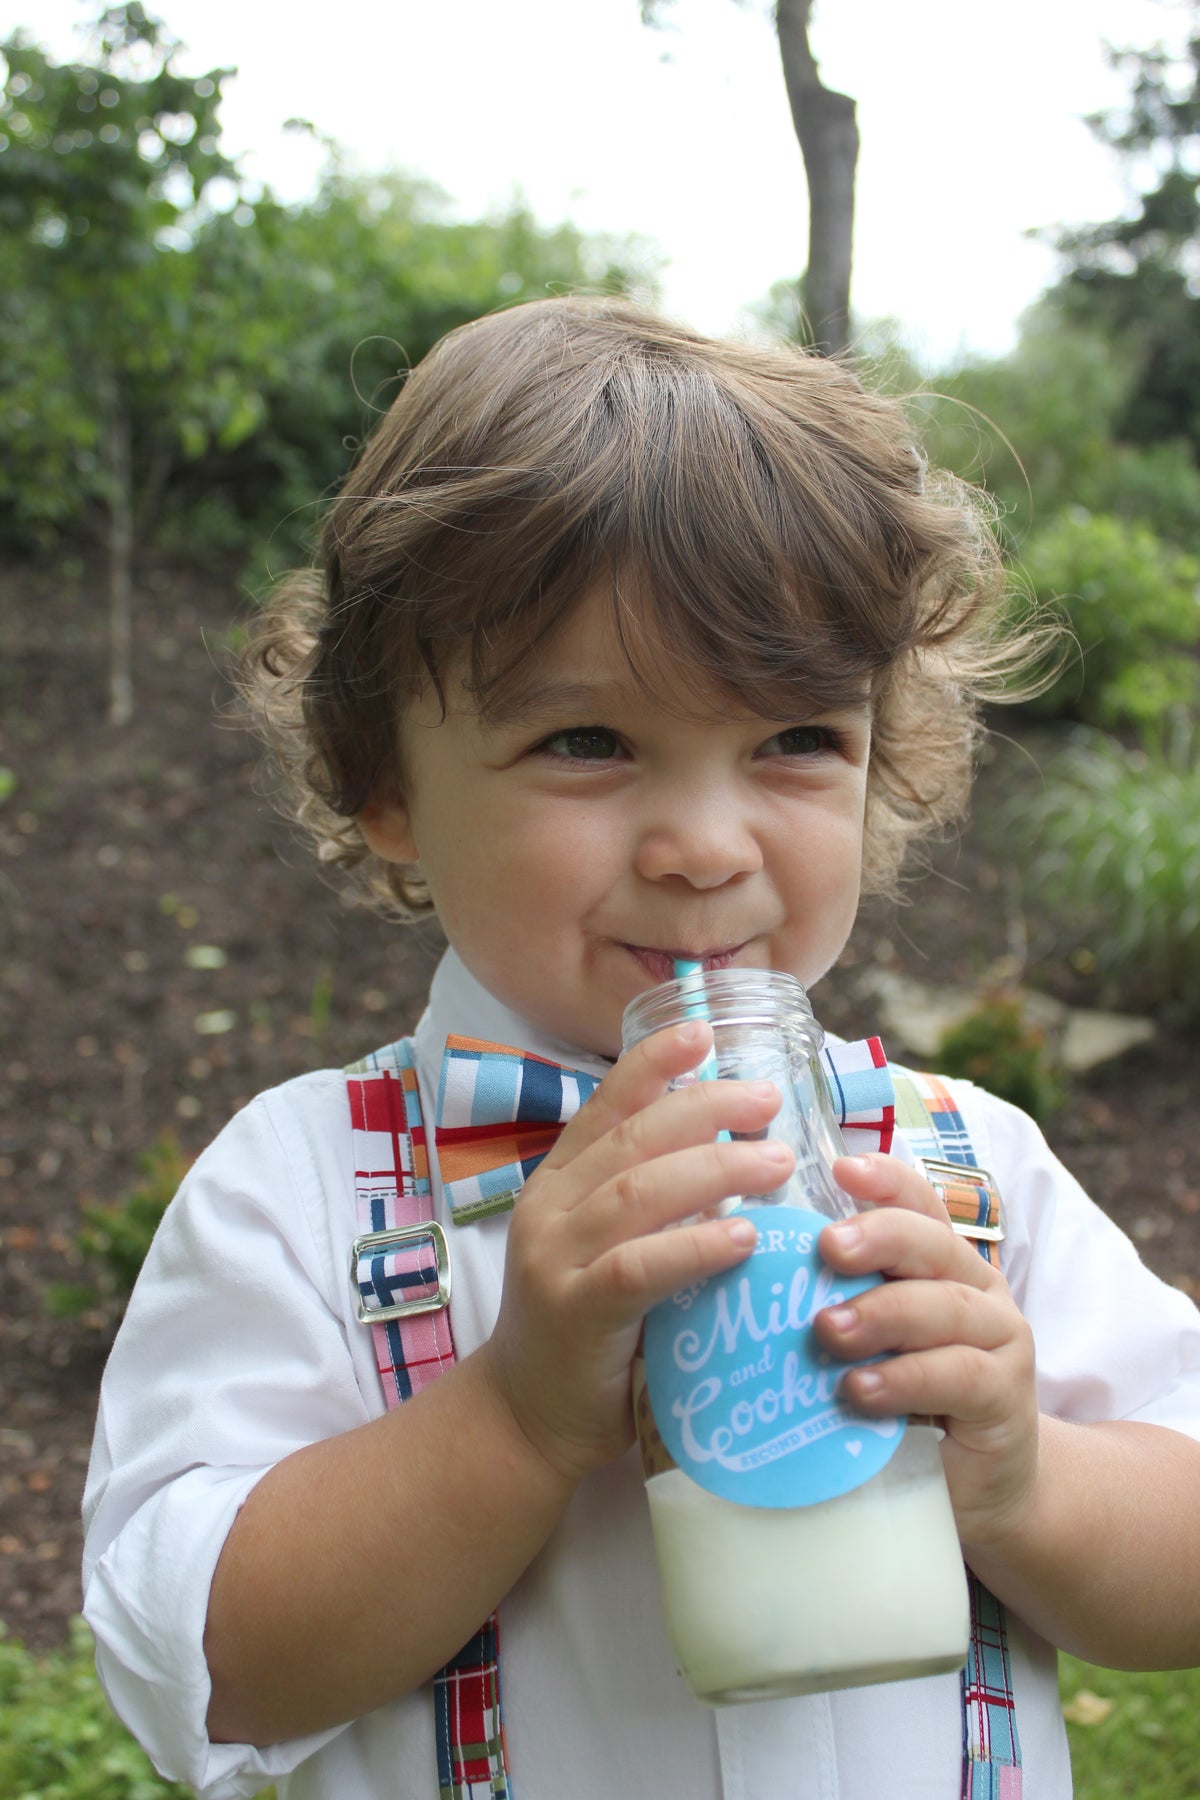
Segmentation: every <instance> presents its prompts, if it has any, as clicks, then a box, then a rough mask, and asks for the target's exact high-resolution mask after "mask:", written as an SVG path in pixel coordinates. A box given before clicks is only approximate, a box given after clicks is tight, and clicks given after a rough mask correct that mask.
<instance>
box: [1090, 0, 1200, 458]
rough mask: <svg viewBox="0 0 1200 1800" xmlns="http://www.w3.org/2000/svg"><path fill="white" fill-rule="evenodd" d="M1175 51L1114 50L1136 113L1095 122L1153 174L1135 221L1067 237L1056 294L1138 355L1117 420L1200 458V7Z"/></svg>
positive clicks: (1139, 173)
mask: <svg viewBox="0 0 1200 1800" xmlns="http://www.w3.org/2000/svg"><path fill="white" fill-rule="evenodd" d="M1189 15H1190V20H1191V31H1190V36H1189V39H1188V42H1187V45H1186V47H1185V49H1184V50H1183V51H1182V53H1181V54H1179V55H1174V54H1172V53H1170V52H1168V51H1167V50H1165V49H1163V48H1162V47H1161V46H1156V47H1154V48H1153V49H1150V50H1122V51H1116V52H1113V53H1112V60H1113V62H1114V64H1115V65H1116V66H1117V67H1118V68H1119V69H1121V70H1123V71H1124V72H1125V73H1126V74H1127V75H1128V76H1129V78H1130V99H1129V104H1128V106H1127V107H1126V108H1124V109H1123V110H1121V111H1118V112H1113V113H1104V114H1100V115H1097V116H1096V117H1095V118H1094V119H1093V120H1091V121H1090V122H1091V124H1092V125H1093V127H1094V129H1095V130H1096V131H1097V133H1098V134H1099V135H1100V136H1101V137H1102V138H1103V139H1104V141H1105V142H1106V143H1108V144H1109V145H1111V147H1112V148H1113V150H1114V151H1115V152H1116V153H1117V155H1118V156H1119V157H1120V158H1121V159H1122V160H1123V161H1124V162H1125V163H1126V165H1127V166H1128V168H1129V170H1130V172H1131V174H1132V175H1133V176H1134V178H1135V179H1137V178H1139V177H1142V178H1143V179H1144V171H1146V170H1147V169H1150V170H1152V171H1154V174H1153V185H1152V186H1149V187H1147V188H1146V191H1145V192H1143V193H1142V194H1141V196H1140V199H1139V200H1138V202H1137V203H1136V205H1135V207H1134V208H1133V209H1131V211H1130V212H1129V214H1128V215H1127V216H1126V217H1123V218H1119V219H1115V220H1111V221H1108V222H1106V223H1104V224H1100V225H1095V226H1091V227H1088V228H1085V229H1082V230H1075V231H1069V232H1063V233H1061V234H1059V236H1058V238H1057V240H1056V241H1057V244H1058V248H1059V250H1060V251H1061V252H1062V253H1063V255H1064V256H1065V258H1066V260H1067V264H1068V269H1067V274H1066V275H1065V277H1064V279H1063V281H1062V282H1061V283H1060V284H1059V286H1058V288H1057V290H1056V291H1055V294H1054V300H1055V303H1056V304H1057V305H1059V306H1060V307H1061V308H1062V309H1063V311H1064V312H1065V313H1066V314H1067V315H1068V316H1069V317H1072V318H1075V319H1082V320H1085V321H1089V322H1091V323H1093V324H1096V325H1099V326H1100V327H1101V328H1102V329H1103V330H1104V331H1105V332H1106V334H1107V335H1108V336H1109V337H1110V338H1111V339H1113V340H1114V341H1116V342H1117V343H1119V344H1120V345H1121V346H1123V347H1124V348H1125V349H1127V350H1129V351H1131V352H1132V353H1133V356H1134V358H1135V365H1136V375H1135V379H1134V381H1133V382H1132V384H1131V386H1130V390H1129V392H1128V394H1127V396H1126V400H1125V404H1124V406H1123V408H1122V410H1121V413H1120V416H1119V418H1118V421H1117V426H1118V433H1119V435H1120V436H1121V437H1122V438H1123V439H1128V440H1130V441H1133V442H1135V443H1154V442H1158V441H1160V440H1164V439H1165V440H1171V439H1183V440H1186V441H1187V442H1188V443H1189V444H1190V446H1191V448H1192V451H1193V453H1194V454H1196V455H1197V456H1200V296H1198V295H1197V293H1196V290H1195V275H1196V254H1197V245H1198V242H1200V198H1198V190H1200V5H1198V4H1197V3H1196V0H1191V4H1190V7H1189Z"/></svg>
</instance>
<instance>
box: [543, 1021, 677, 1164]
mask: <svg viewBox="0 0 1200 1800" xmlns="http://www.w3.org/2000/svg"><path fill="white" fill-rule="evenodd" d="M711 1048H712V1026H711V1025H709V1024H708V1023H707V1022H706V1021H705V1020H703V1019H687V1020H685V1021H684V1022H683V1023H682V1024H680V1025H674V1026H671V1027H670V1028H668V1029H667V1030H664V1031H655V1032H653V1033H652V1034H651V1035H650V1036H649V1037H648V1038H644V1039H643V1041H642V1042H641V1043H640V1044H637V1045H635V1046H634V1048H633V1049H632V1050H631V1051H629V1053H628V1055H626V1056H622V1057H621V1059H620V1061H619V1062H617V1063H614V1065H613V1067H612V1068H611V1069H610V1070H609V1072H608V1074H607V1075H606V1076H605V1077H604V1080H603V1081H602V1082H601V1083H600V1086H599V1087H598V1088H597V1089H596V1091H595V1093H593V1094H592V1095H591V1096H590V1098H589V1099H588V1100H587V1102H586V1103H585V1104H584V1105H583V1106H581V1107H580V1109H579V1111H578V1112H577V1113H576V1115H575V1117H574V1118H573V1119H571V1120H570V1121H569V1122H568V1123H567V1125H565V1126H564V1128H563V1131H562V1135H561V1136H560V1137H559V1139H558V1141H557V1143H556V1144H555V1145H554V1148H553V1149H552V1150H551V1151H550V1152H549V1154H548V1155H547V1156H546V1158H545V1160H544V1161H543V1163H542V1167H543V1168H544V1169H560V1168H563V1167H564V1166H565V1165H566V1164H567V1163H569V1162H570V1161H571V1160H572V1158H574V1157H576V1156H578V1155H579V1154H580V1152H581V1151H583V1150H585V1149H586V1148H587V1147H588V1145H589V1144H594V1143H595V1142H596V1141H597V1140H598V1139H600V1138H602V1137H604V1135H605V1134H606V1133H607V1132H609V1131H612V1130H613V1129H614V1127H615V1126H617V1125H620V1124H622V1123H623V1122H624V1121H625V1120H626V1119H628V1118H631V1117H632V1116H633V1114H634V1113H637V1112H640V1111H641V1110H642V1109H643V1107H646V1106H649V1105H650V1103H651V1101H653V1100H657V1099H659V1098H660V1096H661V1095H663V1094H665V1093H666V1090H667V1086H668V1084H669V1083H670V1082H672V1081H674V1080H676V1079H677V1078H678V1077H679V1076H680V1075H686V1074H688V1073H689V1072H690V1071H691V1070H692V1069H697V1068H699V1066H700V1064H701V1063H702V1062H703V1060H704V1058H705V1055H706V1054H707V1053H708V1051H709V1050H711Z"/></svg>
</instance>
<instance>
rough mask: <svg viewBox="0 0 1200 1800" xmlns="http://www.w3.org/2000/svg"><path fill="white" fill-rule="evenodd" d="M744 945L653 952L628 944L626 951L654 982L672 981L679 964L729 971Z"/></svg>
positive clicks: (644, 945) (646, 946) (647, 947)
mask: <svg viewBox="0 0 1200 1800" xmlns="http://www.w3.org/2000/svg"><path fill="white" fill-rule="evenodd" d="M743 948H744V946H743V945H742V944H732V945H730V946H729V947H728V948H727V949H725V950H653V949H651V948H650V947H649V946H648V945H646V944H626V945H625V949H626V950H628V951H629V953H630V955H631V956H632V957H634V959H635V960H636V961H637V962H639V963H640V964H641V966H642V968H643V969H645V971H646V973H647V975H649V976H650V978H651V980H652V981H670V980H672V979H673V977H674V974H675V964H676V963H677V962H693V963H699V964H700V965H701V967H702V968H704V969H706V970H707V969H727V968H729V966H730V964H731V963H732V962H733V959H734V957H735V956H736V955H737V954H738V951H739V950H741V949H743Z"/></svg>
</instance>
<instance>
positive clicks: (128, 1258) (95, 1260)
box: [47, 1131, 188, 1318]
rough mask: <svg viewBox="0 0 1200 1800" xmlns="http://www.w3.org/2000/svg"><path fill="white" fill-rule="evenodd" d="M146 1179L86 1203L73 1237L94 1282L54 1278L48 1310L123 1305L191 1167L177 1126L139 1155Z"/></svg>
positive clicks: (63, 1312)
mask: <svg viewBox="0 0 1200 1800" xmlns="http://www.w3.org/2000/svg"><path fill="white" fill-rule="evenodd" d="M138 1166H139V1167H140V1169H141V1171H142V1177H143V1178H142V1180H141V1181H139V1182H137V1183H135V1185H134V1186H133V1187H131V1188H130V1190H129V1192H128V1193H127V1194H125V1195H124V1196H123V1197H122V1198H121V1199H120V1200H115V1201H111V1202H109V1203H108V1204H107V1205H102V1206H85V1207H84V1208H83V1224H82V1226H81V1227H80V1230H79V1232H78V1234H77V1235H76V1239H75V1243H76V1246H77V1248H78V1249H79V1251H80V1252H81V1254H82V1255H83V1257H84V1258H85V1260H86V1261H87V1262H89V1263H91V1264H92V1265H93V1266H94V1267H95V1269H96V1272H97V1273H96V1279H95V1280H94V1281H93V1282H90V1283H70V1282H55V1283H54V1284H52V1285H51V1287H50V1288H49V1289H48V1290H47V1304H48V1306H49V1308H50V1311H51V1312H53V1313H55V1314H57V1315H58V1316H59V1317H60V1318H62V1317H67V1316H70V1315H71V1314H74V1313H79V1312H83V1311H84V1310H85V1309H86V1308H87V1307H89V1306H92V1305H94V1304H95V1303H96V1302H97V1301H101V1300H108V1301H113V1300H116V1301H117V1302H119V1303H120V1305H121V1306H122V1307H123V1306H124V1304H125V1301H126V1300H128V1298H129V1296H130V1294H131V1293H132V1292H133V1284H134V1282H135V1281H136V1280H137V1278H138V1275H139V1274H140V1272H141V1267H142V1264H143V1263H144V1262H145V1260H146V1252H147V1251H148V1250H149V1248H150V1243H151V1239H152V1238H153V1236H154V1233H155V1232H156V1231H157V1230H158V1227H159V1223H160V1221H161V1219H162V1216H163V1214H164V1212H165V1211H166V1210H167V1206H168V1205H169V1203H170V1201H171V1199H172V1197H173V1195H174V1193H175V1190H176V1189H177V1188H178V1186H179V1183H180V1182H181V1181H182V1180H183V1177H184V1175H185V1174H186V1173H187V1169H188V1158H187V1157H186V1156H185V1155H184V1153H183V1151H182V1150H181V1148H180V1146H179V1140H178V1139H177V1138H176V1136H175V1134H174V1132H173V1131H164V1132H161V1133H160V1134H159V1136H158V1137H156V1138H155V1140H154V1142H153V1143H152V1144H151V1145H150V1148H149V1149H148V1150H145V1151H143V1152H142V1154H141V1156H140V1157H139V1158H138Z"/></svg>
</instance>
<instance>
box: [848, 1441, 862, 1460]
mask: <svg viewBox="0 0 1200 1800" xmlns="http://www.w3.org/2000/svg"><path fill="white" fill-rule="evenodd" d="M846 1448H847V1450H848V1451H849V1452H850V1454H851V1456H861V1455H862V1439H861V1438H851V1439H850V1442H849V1443H848V1444H847V1445H846Z"/></svg>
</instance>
